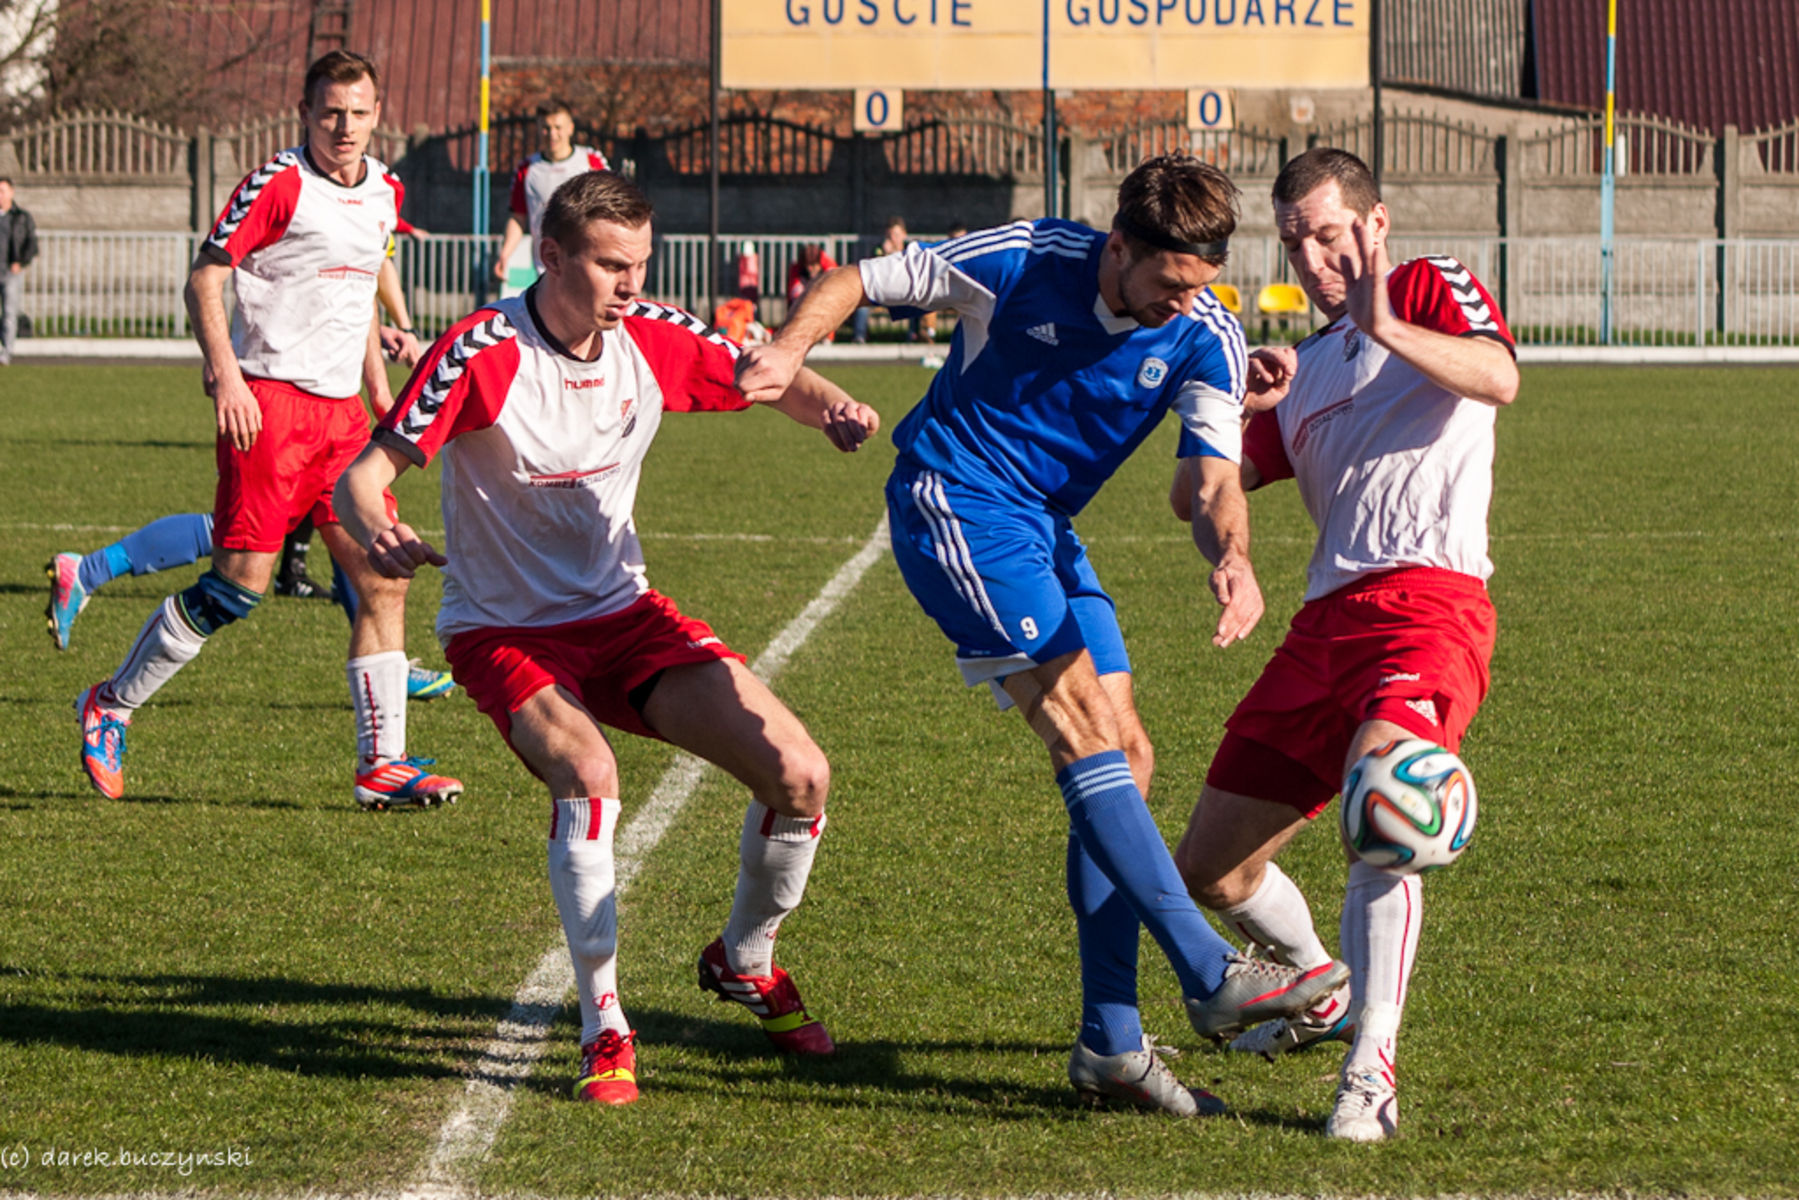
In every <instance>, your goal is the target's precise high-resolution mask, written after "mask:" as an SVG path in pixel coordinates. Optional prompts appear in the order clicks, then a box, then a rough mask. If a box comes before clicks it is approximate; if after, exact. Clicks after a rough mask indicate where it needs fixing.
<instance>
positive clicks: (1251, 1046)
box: [1231, 984, 1355, 1062]
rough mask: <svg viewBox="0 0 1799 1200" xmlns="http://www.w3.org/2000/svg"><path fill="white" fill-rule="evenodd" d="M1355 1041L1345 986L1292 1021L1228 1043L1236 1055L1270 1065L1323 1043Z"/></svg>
mask: <svg viewBox="0 0 1799 1200" xmlns="http://www.w3.org/2000/svg"><path fill="white" fill-rule="evenodd" d="M1354 1040H1355V1022H1353V1021H1351V1020H1350V1019H1349V985H1348V984H1344V985H1343V986H1342V987H1340V988H1338V989H1337V990H1336V991H1334V992H1332V993H1331V994H1330V995H1329V996H1328V997H1326V998H1325V1000H1324V1002H1323V1003H1322V1004H1318V1005H1314V1006H1313V1007H1311V1008H1308V1009H1306V1011H1304V1012H1302V1013H1300V1014H1299V1015H1298V1016H1296V1017H1280V1018H1277V1019H1275V1020H1273V1021H1266V1022H1264V1023H1262V1024H1260V1025H1257V1026H1256V1027H1255V1028H1254V1029H1251V1030H1250V1031H1249V1032H1248V1033H1245V1034H1241V1035H1239V1036H1238V1037H1237V1038H1236V1039H1235V1040H1233V1041H1232V1042H1231V1051H1232V1052H1233V1053H1236V1054H1260V1055H1261V1056H1262V1057H1263V1058H1265V1059H1267V1060H1268V1061H1269V1062H1273V1061H1274V1060H1275V1059H1277V1058H1279V1057H1280V1056H1281V1055H1283V1054H1292V1053H1293V1052H1295V1051H1297V1050H1305V1049H1308V1048H1310V1047H1312V1046H1316V1045H1319V1044H1321V1043H1323V1042H1350V1041H1354Z"/></svg>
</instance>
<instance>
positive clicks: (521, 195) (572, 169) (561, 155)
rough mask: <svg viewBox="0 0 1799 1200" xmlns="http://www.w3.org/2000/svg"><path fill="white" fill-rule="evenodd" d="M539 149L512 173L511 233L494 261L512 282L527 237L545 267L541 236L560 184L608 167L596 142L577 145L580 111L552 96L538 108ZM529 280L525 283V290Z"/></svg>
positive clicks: (536, 262) (501, 276)
mask: <svg viewBox="0 0 1799 1200" xmlns="http://www.w3.org/2000/svg"><path fill="white" fill-rule="evenodd" d="M537 138H538V143H537V144H538V147H539V148H538V151H537V153H536V154H533V155H532V156H531V157H530V158H527V159H526V160H525V161H524V162H522V163H520V164H519V165H518V170H517V171H515V172H514V173H513V176H512V197H511V200H510V201H509V203H508V206H507V207H508V209H509V210H510V211H509V212H508V213H507V215H506V232H505V234H504V235H502V237H501V239H500V255H499V257H498V258H496V259H495V260H494V264H493V274H494V278H495V279H496V280H498V281H499V282H501V283H505V282H507V264H508V263H509V262H510V261H511V260H512V252H513V251H514V250H516V249H518V244H519V243H520V242H521V241H523V240H524V239H525V238H526V237H529V238H530V239H531V262H532V266H533V267H534V268H535V269H536V270H538V271H542V270H543V260H542V259H540V258H538V257H537V235H538V231H539V230H540V229H541V228H542V226H543V210H544V207H545V206H546V205H547V204H549V202H550V196H551V195H552V194H553V193H554V192H555V191H556V189H557V188H559V187H561V186H562V185H563V184H565V183H567V182H568V181H569V180H571V179H573V178H574V177H575V176H577V175H581V174H585V173H586V172H588V171H607V170H611V168H610V167H609V166H608V165H607V163H606V156H605V155H604V154H601V153H600V152H599V151H598V150H595V149H594V148H593V147H592V146H577V145H576V144H575V117H574V112H573V110H571V109H570V108H569V106H568V102H567V101H564V100H555V99H552V100H547V101H545V102H544V103H542V104H540V105H538V106H537ZM524 286H525V285H524V284H520V285H519V287H520V289H521V290H522V289H523V288H524Z"/></svg>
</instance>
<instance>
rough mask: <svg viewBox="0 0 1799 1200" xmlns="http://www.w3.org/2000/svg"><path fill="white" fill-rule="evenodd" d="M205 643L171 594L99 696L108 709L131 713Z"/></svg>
mask: <svg viewBox="0 0 1799 1200" xmlns="http://www.w3.org/2000/svg"><path fill="white" fill-rule="evenodd" d="M205 645H206V637H205V635H204V634H202V633H200V632H199V631H198V630H196V629H195V628H194V627H193V626H192V625H189V624H188V623H187V621H186V620H185V619H184V618H183V617H182V615H181V605H180V603H179V602H178V601H177V600H176V598H175V597H173V596H170V597H168V598H167V599H166V600H164V601H163V602H162V604H161V605H160V606H158V607H157V609H156V611H155V612H153V613H151V614H150V619H149V620H148V621H145V622H144V627H143V628H142V629H140V630H138V633H137V640H135V641H134V642H132V643H131V649H129V650H127V651H126V652H125V661H124V662H122V663H120V664H119V669H118V670H116V671H114V672H113V673H112V681H111V683H110V684H109V686H108V687H107V688H105V689H104V691H103V692H102V693H101V695H100V702H101V704H103V705H104V706H105V707H107V708H114V709H119V710H122V711H124V712H127V713H129V712H131V711H133V710H134V709H136V708H137V707H138V706H139V705H141V704H143V703H145V702H146V701H148V700H149V699H150V697H151V696H154V695H155V694H156V692H157V689H158V688H160V687H162V685H163V684H165V683H167V682H168V681H169V680H171V679H173V678H175V673H176V672H177V671H179V670H181V668H182V667H185V666H186V665H187V664H188V663H190V662H192V661H193V660H194V656H195V655H197V654H199V653H200V650H201V648H202V647H203V646H205Z"/></svg>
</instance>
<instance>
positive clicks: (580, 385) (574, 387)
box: [562, 378, 606, 392]
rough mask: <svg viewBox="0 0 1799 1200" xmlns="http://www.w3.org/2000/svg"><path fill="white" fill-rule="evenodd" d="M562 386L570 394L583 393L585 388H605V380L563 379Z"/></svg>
mask: <svg viewBox="0 0 1799 1200" xmlns="http://www.w3.org/2000/svg"><path fill="white" fill-rule="evenodd" d="M562 386H563V387H564V388H565V389H566V390H568V391H571V392H579V391H584V390H585V389H587V388H597V387H605V386H606V380H605V379H604V378H600V379H564V380H563V381H562Z"/></svg>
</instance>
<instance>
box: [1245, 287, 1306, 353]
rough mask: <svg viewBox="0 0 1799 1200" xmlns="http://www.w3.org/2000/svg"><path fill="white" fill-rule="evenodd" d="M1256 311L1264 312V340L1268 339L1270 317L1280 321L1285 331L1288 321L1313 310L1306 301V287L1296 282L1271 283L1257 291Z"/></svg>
mask: <svg viewBox="0 0 1799 1200" xmlns="http://www.w3.org/2000/svg"><path fill="white" fill-rule="evenodd" d="M1256 311H1257V312H1259V313H1261V314H1262V340H1263V341H1264V342H1265V341H1267V340H1268V326H1269V318H1271V317H1272V318H1273V319H1274V320H1275V321H1277V322H1279V323H1280V327H1281V329H1282V331H1283V332H1284V331H1285V330H1286V329H1287V325H1288V322H1289V321H1291V320H1292V319H1293V318H1295V317H1303V316H1305V315H1306V314H1307V313H1309V312H1311V311H1312V306H1311V305H1310V304H1307V303H1306V293H1305V289H1304V288H1302V287H1300V286H1299V285H1298V284H1295V283H1271V284H1269V285H1268V286H1266V287H1264V288H1263V289H1262V290H1261V291H1259V292H1257V293H1256Z"/></svg>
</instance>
